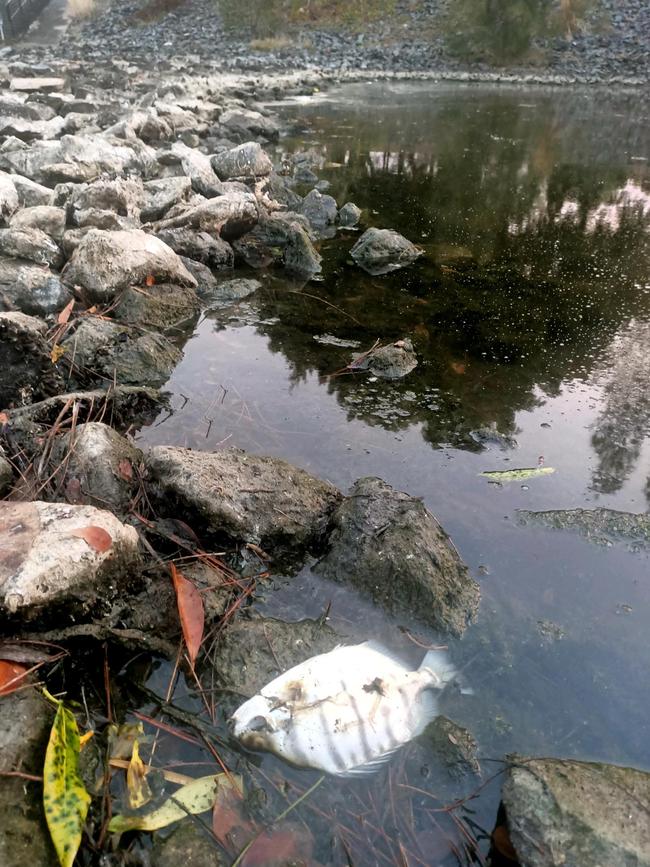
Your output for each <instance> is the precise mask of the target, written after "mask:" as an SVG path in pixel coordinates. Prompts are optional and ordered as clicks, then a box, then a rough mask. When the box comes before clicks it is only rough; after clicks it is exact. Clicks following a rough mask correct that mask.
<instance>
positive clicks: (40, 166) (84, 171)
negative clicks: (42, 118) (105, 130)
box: [0, 135, 158, 186]
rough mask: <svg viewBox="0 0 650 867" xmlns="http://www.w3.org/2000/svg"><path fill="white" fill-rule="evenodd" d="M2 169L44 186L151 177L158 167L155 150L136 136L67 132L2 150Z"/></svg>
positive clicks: (0, 158) (0, 165) (0, 167)
mask: <svg viewBox="0 0 650 867" xmlns="http://www.w3.org/2000/svg"><path fill="white" fill-rule="evenodd" d="M0 169H5V170H6V171H8V172H10V173H15V174H19V175H23V176H24V177H27V178H30V179H31V180H32V181H36V182H37V183H39V184H44V185H45V186H54V185H55V184H58V183H64V182H66V181H73V182H75V183H83V182H84V181H92V180H94V179H95V178H99V177H101V175H103V174H108V175H113V176H115V175H126V174H130V173H134V174H138V175H140V176H141V177H143V178H148V177H151V176H152V175H154V174H155V173H156V171H157V170H158V163H157V161H156V157H155V152H154V151H153V150H152V149H151V148H150V147H148V146H147V145H145V144H144V143H143V142H141V141H140V140H139V139H137V138H133V139H128V140H120V139H114V138H111V137H108V136H102V135H96V136H82V135H64V136H62V137H61V138H60V139H59V140H58V141H37V142H34V143H33V144H32V145H31V147H28V148H24V149H21V150H15V151H10V152H8V153H7V152H5V153H0Z"/></svg>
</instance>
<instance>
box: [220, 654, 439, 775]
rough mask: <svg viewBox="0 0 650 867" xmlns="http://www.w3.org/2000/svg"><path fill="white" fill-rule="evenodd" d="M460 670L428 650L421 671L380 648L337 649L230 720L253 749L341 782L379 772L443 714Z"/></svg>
mask: <svg viewBox="0 0 650 867" xmlns="http://www.w3.org/2000/svg"><path fill="white" fill-rule="evenodd" d="M455 677H456V672H455V671H454V670H453V668H452V667H451V665H450V662H449V659H448V657H447V656H446V654H445V653H443V652H442V651H439V650H431V651H428V652H427V654H426V656H425V657H424V659H423V661H422V664H421V665H420V667H419V668H418V669H416V670H415V671H414V670H412V669H409V668H408V667H407V666H406V665H404V663H403V662H401V661H400V660H398V659H395V657H394V656H393V655H392V654H391V653H390V652H389V651H387V650H385V649H384V648H383V647H381V646H380V645H378V644H376V643H375V642H370V641H368V642H365V643H364V644H358V645H354V646H347V647H337V648H335V649H334V650H332V651H330V652H329V653H323V654H319V655H318V656H314V657H312V658H311V659H308V660H306V661H305V662H302V663H300V665H296V666H294V668H291V669H289V671H286V672H285V673H284V674H281V675H280V676H279V677H276V678H275V680H272V681H271V682H270V683H268V684H267V685H266V686H265V687H264V688H263V689H262V690H261V691H260V692H259V693H258V694H257V695H255V696H253V698H251V699H249V700H248V701H246V702H244V704H243V705H241V707H240V708H238V710H237V711H236V712H235V713H234V714H233V716H232V717H231V720H230V726H231V730H232V732H233V734H234V736H235V737H236V738H237V739H238V741H239V742H240V743H241V744H242V746H244V747H246V748H247V749H250V750H262V751H265V752H270V753H274V754H275V755H277V756H280V758H283V759H286V760H287V761H289V762H291V764H293V765H297V766H298V767H303V768H315V769H318V770H321V771H325V772H326V773H328V774H334V775H337V776H352V775H363V774H368V773H372V772H374V771H376V770H378V769H379V768H380V767H381V766H382V765H383V764H384V763H385V762H387V761H388V760H389V759H390V758H391V756H392V755H393V754H394V753H395V752H396V751H397V750H398V749H399V748H400V747H402V746H403V745H404V744H406V743H408V742H409V741H410V740H412V739H413V738H414V737H417V735H419V734H421V733H422V732H423V731H424V729H425V728H426V726H427V725H428V724H429V722H431V720H432V719H434V718H435V717H436V716H437V715H438V701H437V696H436V691H437V690H440V689H442V688H443V687H444V686H446V685H447V684H448V683H449V682H450V681H452V680H454V679H455Z"/></svg>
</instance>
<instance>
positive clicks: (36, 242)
mask: <svg viewBox="0 0 650 867" xmlns="http://www.w3.org/2000/svg"><path fill="white" fill-rule="evenodd" d="M0 253H2V255H3V256H11V257H15V258H18V259H24V260H27V261H28V262H35V263H36V264H37V265H49V266H50V267H53V268H60V267H61V265H63V254H62V253H61V248H60V247H59V246H58V244H55V243H54V241H53V240H52V239H51V238H50V236H49V235H46V234H45V232H41V230H40V229H16V228H13V227H10V228H9V229H0Z"/></svg>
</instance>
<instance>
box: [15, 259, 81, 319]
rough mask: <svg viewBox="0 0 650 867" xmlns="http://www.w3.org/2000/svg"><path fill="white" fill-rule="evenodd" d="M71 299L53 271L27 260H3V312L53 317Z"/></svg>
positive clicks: (68, 292)
mask: <svg viewBox="0 0 650 867" xmlns="http://www.w3.org/2000/svg"><path fill="white" fill-rule="evenodd" d="M71 297H72V296H71V294H70V291H69V290H68V288H67V287H66V286H64V285H63V284H62V283H61V280H60V279H59V276H58V274H54V273H53V272H52V271H50V269H49V268H46V267H45V266H43V265H36V264H34V263H32V262H28V261H26V260H25V259H1V258H0V309H3V308H4V309H7V307H9V308H10V309H14V310H21V311H22V312H23V313H29V314H31V315H34V316H49V315H50V314H52V313H57V312H58V311H60V310H63V308H64V307H65V305H66V304H67V303H68V301H69V300H70V298H71Z"/></svg>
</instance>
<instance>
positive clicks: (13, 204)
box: [0, 172, 20, 220]
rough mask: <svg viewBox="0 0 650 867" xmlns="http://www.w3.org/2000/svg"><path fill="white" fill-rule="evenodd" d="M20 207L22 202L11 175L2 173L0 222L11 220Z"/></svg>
mask: <svg viewBox="0 0 650 867" xmlns="http://www.w3.org/2000/svg"><path fill="white" fill-rule="evenodd" d="M19 206H20V200H19V199H18V193H17V191H16V187H15V186H14V184H13V181H12V180H11V178H10V177H9V175H7V174H5V173H4V172H0V220H9V218H10V217H11V215H12V214H13V213H14V211H17V210H18V207H19Z"/></svg>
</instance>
